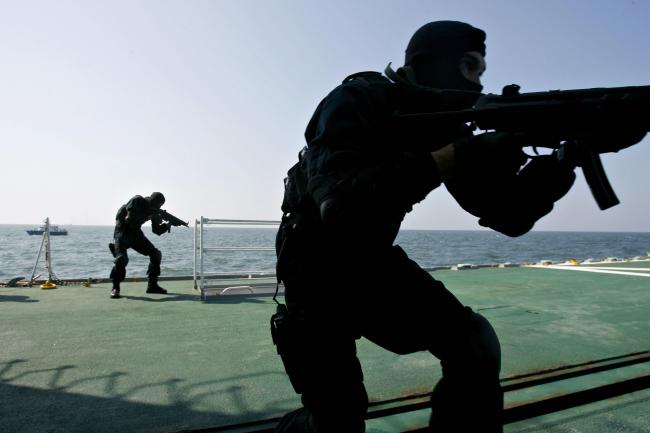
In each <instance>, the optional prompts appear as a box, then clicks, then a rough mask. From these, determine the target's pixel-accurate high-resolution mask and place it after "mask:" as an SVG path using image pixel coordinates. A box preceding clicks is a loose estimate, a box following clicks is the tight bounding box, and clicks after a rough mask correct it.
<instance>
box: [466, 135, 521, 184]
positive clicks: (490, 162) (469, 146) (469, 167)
mask: <svg viewBox="0 0 650 433" xmlns="http://www.w3.org/2000/svg"><path fill="white" fill-rule="evenodd" d="M526 144H527V137H526V136H525V135H524V134H519V133H509V132H486V133H483V134H479V135H474V136H472V137H467V138H461V139H459V140H457V141H455V142H454V159H455V164H456V169H455V172H456V173H457V175H458V174H460V175H470V176H471V175H481V174H483V173H488V172H491V173H502V174H515V173H517V172H518V171H519V169H520V168H521V166H522V165H524V164H525V163H526V161H527V160H528V156H526V154H525V153H524V152H523V150H522V147H523V146H525V145H526Z"/></svg>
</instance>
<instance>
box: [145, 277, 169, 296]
mask: <svg viewBox="0 0 650 433" xmlns="http://www.w3.org/2000/svg"><path fill="white" fill-rule="evenodd" d="M147 293H159V294H161V295H166V294H167V290H165V289H163V288H162V287H160V286H159V285H158V276H157V275H156V276H155V277H151V276H150V277H149V281H148V282H147Z"/></svg>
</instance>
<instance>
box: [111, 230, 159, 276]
mask: <svg viewBox="0 0 650 433" xmlns="http://www.w3.org/2000/svg"><path fill="white" fill-rule="evenodd" d="M113 237H114V239H115V260H114V261H113V263H114V266H113V269H112V270H111V275H110V278H111V280H113V283H120V282H122V281H124V278H125V277H126V265H127V264H128V263H129V256H128V254H127V250H128V249H129V248H133V249H134V250H135V251H137V252H139V253H140V254H142V255H144V256H148V257H149V268H148V269H147V275H148V276H149V279H150V280H151V279H157V278H158V276H159V275H160V262H161V260H162V253H161V252H160V251H159V250H158V249H157V248H156V247H154V246H153V244H152V243H151V241H150V240H149V239H147V238H146V237H145V235H144V233H142V230H140V229H138V230H132V231H122V230H118V229H117V228H116V229H115V233H114V235H113Z"/></svg>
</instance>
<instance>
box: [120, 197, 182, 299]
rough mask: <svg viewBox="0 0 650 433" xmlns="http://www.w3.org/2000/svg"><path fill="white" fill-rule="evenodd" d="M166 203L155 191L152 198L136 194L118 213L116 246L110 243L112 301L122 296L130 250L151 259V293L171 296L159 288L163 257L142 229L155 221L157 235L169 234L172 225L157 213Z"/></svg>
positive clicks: (148, 291) (148, 270) (149, 269)
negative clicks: (148, 222) (122, 283)
mask: <svg viewBox="0 0 650 433" xmlns="http://www.w3.org/2000/svg"><path fill="white" fill-rule="evenodd" d="M164 203H165V197H164V196H163V195H162V194H161V193H159V192H154V193H153V194H151V195H150V196H149V197H142V196H139V195H136V196H135V197H133V198H132V199H131V200H129V201H128V203H126V204H125V205H123V206H122V207H120V209H119V210H118V211H117V215H116V216H115V231H114V234H113V237H114V239H115V243H111V244H109V248H110V250H111V253H112V254H113V257H115V260H114V266H113V269H112V270H111V276H110V278H111V280H113V288H112V290H111V298H113V299H116V298H119V297H120V283H121V282H122V281H124V277H125V276H126V265H127V264H128V263H129V256H128V254H127V250H128V249H129V248H133V249H134V250H136V251H137V252H139V253H140V254H142V255H145V256H148V257H149V268H148V269H147V275H148V277H149V278H148V283H147V293H160V294H165V293H167V290H165V289H163V288H162V287H160V286H159V285H158V276H159V275H160V261H161V259H162V254H161V253H160V250H158V249H157V248H156V247H154V246H153V244H152V243H151V241H149V239H147V238H146V237H145V235H144V233H142V228H141V227H142V224H144V223H145V222H146V221H149V220H151V230H152V231H153V232H154V233H155V234H157V235H158V236H160V235H162V234H163V233H165V232H169V230H170V228H171V225H170V224H169V223H165V222H163V221H162V217H161V216H160V215H159V214H158V213H157V211H158V210H160V207H161V206H162V205H163V204H164Z"/></svg>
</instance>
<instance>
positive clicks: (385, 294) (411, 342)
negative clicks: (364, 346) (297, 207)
mask: <svg viewBox="0 0 650 433" xmlns="http://www.w3.org/2000/svg"><path fill="white" fill-rule="evenodd" d="M279 238H280V242H279V245H282V243H284V246H283V251H282V255H281V257H280V259H279V263H278V271H279V272H280V274H281V277H282V279H283V281H284V285H285V294H286V298H285V299H286V301H287V304H288V306H289V311H290V313H291V314H293V315H294V316H295V317H297V320H299V321H300V329H301V330H302V331H301V332H300V335H301V337H300V338H298V339H297V340H299V341H296V344H295V346H296V347H295V355H294V356H297V357H298V358H299V359H298V362H296V364H297V365H302V366H304V368H300V369H298V370H297V371H288V372H287V373H288V374H289V375H294V376H293V378H294V379H296V380H297V382H299V383H300V385H301V387H302V402H303V405H304V409H303V412H304V413H303V414H301V415H302V416H295V415H296V414H293V415H292V416H287V417H285V419H284V420H283V422H282V423H281V426H280V427H279V428H278V430H277V431H281V432H319V433H323V432H348V433H354V432H363V431H364V429H365V424H364V421H363V419H364V416H365V413H366V410H367V406H368V397H367V395H366V391H365V388H364V385H363V374H362V372H361V366H360V364H359V360H358V359H357V356H356V347H355V340H356V339H357V338H359V337H360V336H363V337H366V338H367V339H369V340H371V341H373V342H374V343H376V344H378V345H380V346H381V347H383V348H385V349H388V350H390V351H392V352H395V353H398V354H406V353H412V352H416V351H422V350H427V351H429V352H431V353H432V354H433V355H434V356H436V357H437V358H439V359H440V360H441V364H442V372H443V378H442V379H441V381H440V382H439V383H438V385H437V386H436V388H435V390H434V393H433V398H432V404H433V408H432V409H433V414H432V418H431V424H432V426H433V427H434V428H435V431H436V432H446V431H463V432H479V431H480V432H500V431H502V427H501V419H500V416H501V411H502V408H503V394H502V391H501V388H500V385H499V369H500V349H499V344H498V339H497V337H496V334H495V333H494V331H493V329H492V327H491V326H490V325H489V323H488V322H487V320H485V319H484V318H483V317H482V316H480V315H478V314H476V313H473V312H472V311H471V309H469V308H467V307H464V306H463V305H462V304H461V303H460V302H459V301H458V300H457V299H456V297H454V296H453V295H452V294H451V292H449V291H448V290H447V289H446V288H445V287H444V285H443V284H442V283H441V282H439V281H437V280H435V279H434V278H432V277H431V275H430V274H429V273H428V272H426V271H424V270H422V269H421V268H420V267H419V266H418V265H417V264H416V263H415V262H414V261H412V260H410V259H409V258H408V257H407V255H406V254H405V253H404V251H403V250H402V249H401V248H399V247H391V248H386V249H385V251H376V250H375V251H368V252H367V255H366V256H365V259H364V256H363V255H359V254H358V252H357V253H353V254H347V252H346V251H344V249H345V247H346V246H342V247H343V248H341V251H338V253H337V251H333V250H329V251H326V250H321V251H318V250H317V249H316V248H315V247H314V246H315V245H317V244H314V242H315V241H317V240H316V239H313V238H310V236H309V235H308V234H307V235H304V236H303V235H301V233H292V234H290V235H289V236H287V239H286V241H285V239H282V235H280V236H279ZM355 257H356V260H353V259H354V258H355ZM370 266H372V267H370ZM379 374H381V373H379ZM305 414H306V417H305V416H304V415H305ZM306 420H307V421H306Z"/></svg>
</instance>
